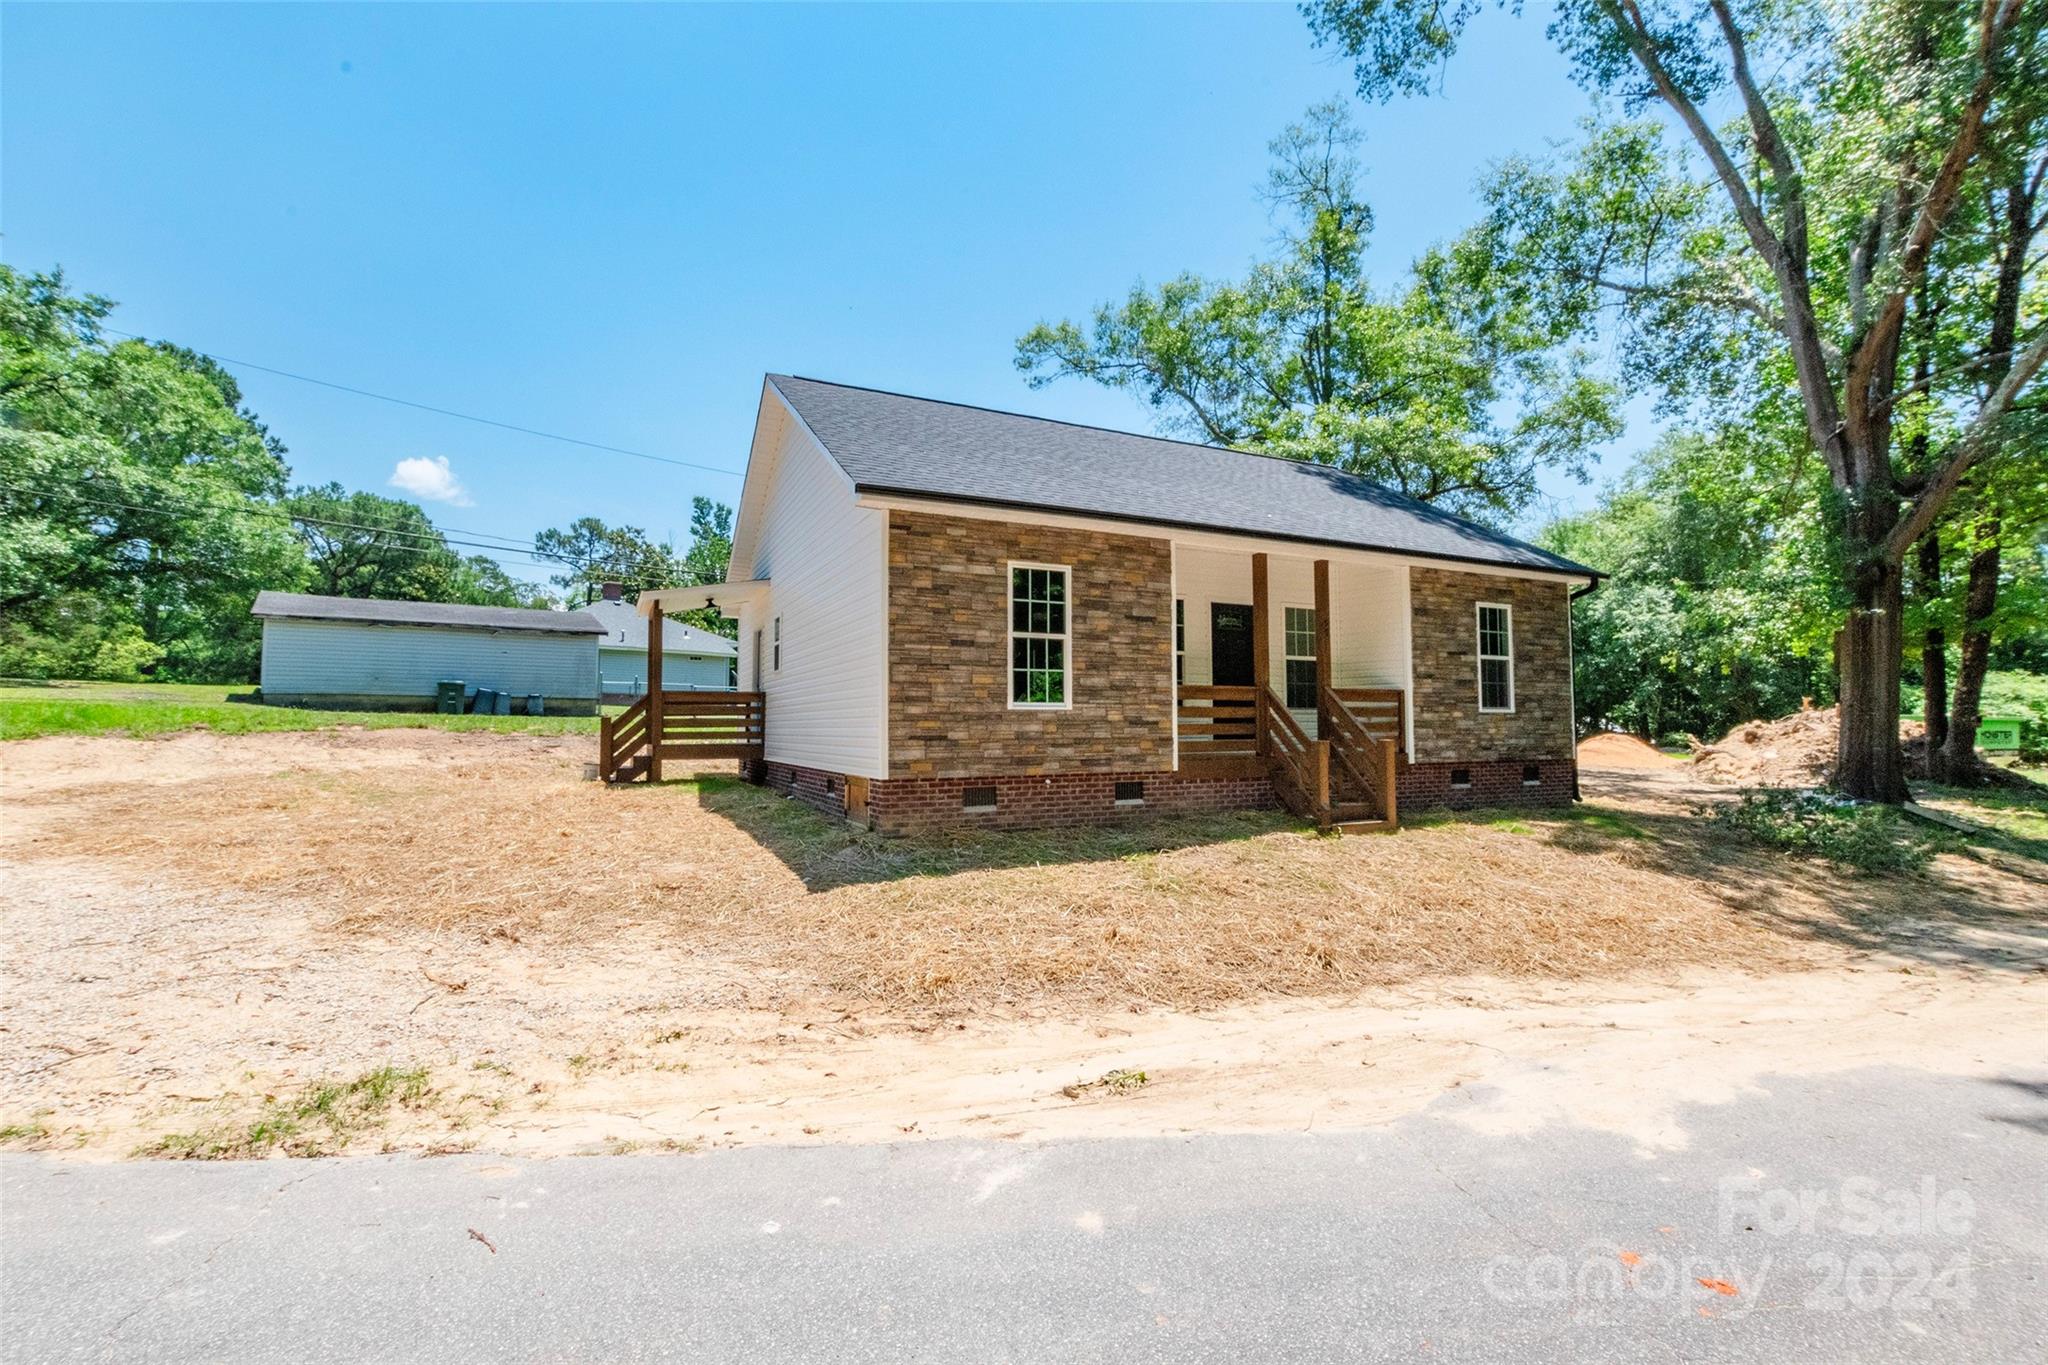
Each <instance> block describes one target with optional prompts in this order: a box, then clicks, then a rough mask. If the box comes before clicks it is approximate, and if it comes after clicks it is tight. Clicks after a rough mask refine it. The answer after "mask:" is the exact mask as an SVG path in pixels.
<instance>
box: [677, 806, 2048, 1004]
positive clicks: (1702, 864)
mask: <svg viewBox="0 0 2048 1365" xmlns="http://www.w3.org/2000/svg"><path fill="white" fill-rule="evenodd" d="M697 783H698V786H699V790H700V793H701V800H702V802H703V805H704V807H705V809H706V810H708V811H711V812H713V813H715V814H718V815H721V816H723V817H724V818H726V819H728V820H730V821H732V822H733V824H734V825H735V826H737V827H738V828H740V829H741V830H744V831H745V832H746V833H747V834H748V835H750V836H751V837H752V838H753V839H755V840H756V841H757V842H758V843H760V845H761V846H762V847H763V848H765V849H767V850H768V851H769V852H771V853H772V854H773V855H774V856H775V857H776V858H777V859H779V860H780V861H781V862H782V863H783V864H784V865H785V866H786V867H788V868H789V869H790V870H791V871H793V872H794V873H795V874H796V875H797V876H798V877H799V878H800V879H801V880H802V881H803V884H804V886H805V887H806V888H807V889H808V890H810V891H812V892H823V891H830V890H833V889H835V888H838V887H843V886H854V885H865V884H874V883H886V882H893V881H900V880H904V879H909V878H915V877H944V876H949V875H952V874H956V873H963V872H975V871H985V870H991V869H1003V868H1018V867H1036V866H1043V867H1047V868H1055V867H1059V866H1064V865H1072V864H1077V863H1094V862H1106V861H1113V860H1117V859H1123V858H1130V857H1134V856H1142V855H1145V854H1153V853H1162V852H1170V851H1174V850H1179V849H1185V848H1193V847H1198V846H1204V845H1211V844H1217V843H1224V842H1230V841H1236V840H1244V839H1251V838H1256V837H1259V836H1262V835H1272V834H1282V833H1293V834H1295V835H1297V836H1298V837H1301V838H1304V839H1314V838H1315V837H1316V836H1314V835H1313V834H1312V833H1310V832H1309V831H1307V829H1306V828H1305V827H1304V826H1303V825H1302V824H1301V823H1300V822H1299V821H1296V820H1294V819H1293V818H1292V817H1290V816H1288V815H1286V814H1285V813H1283V812H1279V811H1270V812H1243V813H1232V814H1223V815H1207V816H1198V817H1164V816H1162V817H1157V818H1150V819H1140V820H1134V821H1131V822H1128V823H1125V824H1121V825H1117V826H1112V827H1101V828H1083V829H1061V830H1035V831H1021V832H1015V833H986V832H980V831H961V832H956V833H951V834H929V835H919V836H912V837H908V838H882V837H880V836H878V835H875V834H871V833H868V832H866V831H863V830H858V829H855V828H853V827H851V826H848V825H846V824H844V823H842V822H839V821H834V820H829V819H827V818H825V817H823V816H821V815H819V814H818V813H817V812H815V811H813V810H811V809H810V808H809V807H807V806H805V805H803V804H802V803H801V802H798V801H795V800H792V799H789V798H786V797H783V796H781V795H779V794H777V793H775V792H773V791H770V790H768V789H766V788H761V787H754V786H751V785H749V784H746V783H743V782H740V781H738V780H737V779H733V778H721V777H704V778H700V779H697ZM1584 787H1585V797H1586V799H1585V801H1583V802H1582V803H1580V804H1579V805H1576V806H1574V807H1572V808H1571V809H1570V810H1569V811H1563V812H1559V811H1521V810H1493V811H1484V810H1482V811H1466V812H1459V813H1439V812H1432V813H1428V814H1425V815H1421V816H1419V817H1417V818H1415V819H1414V820H1412V821H1411V822H1409V823H1410V825H1411V826H1412V832H1422V831H1426V830H1428V829H1429V828H1431V827H1436V826H1443V825H1450V824H1463V825H1477V826H1485V827H1492V828H1497V829H1501V830H1503V831H1505V832H1508V833H1511V834H1514V835H1519V836H1531V837H1537V838H1541V839H1543V840H1545V841H1546V842H1548V843H1550V844H1551V845H1553V846H1555V847H1557V848H1559V849H1560V850H1563V851H1566V852H1573V853H1586V854H1613V855H1616V856H1619V857H1621V858H1624V859H1627V860H1628V861H1630V862H1631V863H1633V864H1635V865H1637V866H1639V867H1649V868H1652V869H1654V870H1656V871H1658V872H1662V873H1665V874H1667V875H1670V876H1673V877H1678V878H1681V879H1684V880H1686V881H1689V882H1692V883H1694V884H1695V885H1696V886H1697V887H1699V888H1700V890H1701V891H1702V892H1703V893H1704V894H1706V895H1708V896H1710V897H1712V898H1713V899H1714V900H1717V901H1719V902H1720V903H1721V904H1722V905H1724V906H1726V907H1727V908H1728V910H1729V911H1730V912H1731V913H1733V914H1735V915H1738V916H1741V917H1742V918H1744V919H1747V920H1749V921H1751V922H1753V923H1756V924H1758V925H1761V926H1763V927H1765V928H1767V929H1769V930H1771V931H1772V932H1775V933H1778V934H1781V935H1784V936H1786V937H1789V938H1796V939H1806V940H1811V941H1816V942H1820V943H1826V944H1831V945H1834V946H1836V947H1839V948H1844V949H1849V950H1854V951H1862V952H1878V953H1887V954H1891V955H1895V956H1898V957H1902V958H1905V959H1909V960H1912V961H1919V962H1925V963H1928V964H1930V965H1969V966H1974V967H1980V968H1986V969H1992V970H1998V971H2009V972H2016V973H2017V972H2037V971H2043V970H2048V915H2044V914H2043V912H2042V909H2041V907H2042V906H2043V905H2048V864H2044V865H2043V866H2042V868H2041V871H2040V874H2039V875H2038V876H2030V875H2028V874H2027V871H2026V866H2025V865H2024V864H2022V865H2021V866H2020V869H2019V870H2018V871H2015V870H2014V869H2013V867H2011V866H2009V865H2007V866H2001V867H1992V866H1988V865H1986V864H1984V863H1981V862H1976V861H1973V860H1971V859H1969V858H1967V857H1963V856H1944V857H1941V858H1938V859H1936V860H1935V862H1934V864H1933V865H1932V866H1930V867H1929V868H1928V869H1927V870H1925V871H1921V872H1913V873H1897V874H1885V875H1862V874H1856V873H1852V872H1849V871H1846V870H1844V869H1841V868H1838V867H1836V866H1834V865H1832V864H1830V863H1826V862H1823V861H1820V860H1818V859H1812V858H1803V857H1799V856H1796V855H1793V854H1789V853H1786V852H1784V851H1781V850H1777V849H1773V848H1768V847H1764V846H1761V845H1757V844H1753V843H1750V842H1749V841H1747V840H1746V839H1744V838H1742V837H1740V836H1739V835H1736V834H1733V833H1730V832H1729V831H1726V830H1723V829H1720V828H1718V827H1717V826H1715V825H1714V824H1713V823H1711V822H1710V821H1709V820H1708V819H1707V818H1706V817H1705V816H1703V815H1702V814H1701V813H1700V810H1699V807H1700V805H1701V804H1702V803H1703V802H1712V801H1716V800H1731V799H1733V798H1734V793H1733V792H1732V791H1729V790H1726V789H1716V788H1703V787H1701V786H1700V785H1699V784H1697V782H1695V781H1694V780H1692V779H1691V778H1690V776H1689V775H1680V774H1677V773H1674V772H1671V771H1635V770H1617V769H1599V770H1595V769H1588V770H1587V771H1586V773H1585V774H1584ZM1373 837H1382V836H1373ZM1392 837H1394V838H1395V839H1396V840H1398V839H1400V838H1401V837H1402V836H1400V835H1395V836H1392ZM1431 855H1432V856H1448V855H1445V854H1441V853H1436V852H1435V851H1431ZM1417 856H1426V855H1425V854H1424V852H1423V851H1422V850H1421V849H1418V852H1417ZM1598 866H1599V864H1598V863H1589V865H1588V868H1589V871H1590V872H1594V873H1597V870H1598ZM1788 893H1791V894H1788Z"/></svg>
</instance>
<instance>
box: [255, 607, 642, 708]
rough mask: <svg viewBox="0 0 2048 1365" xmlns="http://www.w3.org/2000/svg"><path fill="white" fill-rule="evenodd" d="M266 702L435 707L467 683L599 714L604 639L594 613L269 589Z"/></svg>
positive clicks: (264, 615) (261, 613) (261, 612)
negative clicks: (440, 695) (454, 684)
mask: <svg viewBox="0 0 2048 1365" xmlns="http://www.w3.org/2000/svg"><path fill="white" fill-rule="evenodd" d="M251 611H252V612H253V613H254V614H255V615H256V616H258V617H260V618H261V619H262V621H263V671H262V689H263V700H265V701H266V702H273V703H277V704H280V705H287V706H321V707H342V708H351V709H354V708H362V709H376V710H429V709H432V707H433V705H434V691H435V686H436V684H438V683H440V682H441V681H442V680H443V679H459V680H460V681H462V682H463V683H465V684H467V686H468V690H469V691H470V692H471V693H474V692H475V691H476V689H477V688H479V687H487V688H490V689H492V690H494V691H498V692H510V693H512V694H513V695H514V696H515V697H522V698H523V697H526V696H529V695H533V694H538V695H540V696H541V697H542V698H543V699H544V702H543V704H544V705H545V706H546V708H547V710H548V712H549V713H550V714H554V715H575V716H588V715H592V714H594V713H595V712H596V711H597V647H596V641H597V637H598V636H599V635H600V634H602V633H603V631H604V627H603V626H601V625H599V624H598V622H597V619H596V618H595V617H593V616H591V615H590V614H589V613H587V612H580V611H566V612H565V611H529V610H526V609H524V608H519V607H464V606H456V605H453V604H450V603H445V602H386V601H380V600H378V599H375V598H361V597H319V596H314V595H312V594H310V593H297V592H261V593H258V594H256V605H255V606H254V607H252V608H251Z"/></svg>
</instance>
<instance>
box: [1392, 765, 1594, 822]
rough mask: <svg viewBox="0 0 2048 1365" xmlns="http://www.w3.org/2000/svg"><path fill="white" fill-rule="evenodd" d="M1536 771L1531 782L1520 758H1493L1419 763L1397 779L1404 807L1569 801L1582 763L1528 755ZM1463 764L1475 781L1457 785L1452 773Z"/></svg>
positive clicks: (1454, 807)
mask: <svg viewBox="0 0 2048 1365" xmlns="http://www.w3.org/2000/svg"><path fill="white" fill-rule="evenodd" d="M1527 762H1528V763H1533V764H1534V765H1535V767H1536V771H1537V779H1536V781H1535V782H1534V783H1530V782H1527V781H1525V780H1524V778H1523V768H1524V767H1525V766H1526V765H1525V763H1524V761H1523V760H1521V759H1498V760H1495V761H1493V762H1491V763H1414V764H1410V765H1409V766H1408V767H1406V768H1404V769H1402V770H1401V774H1400V776H1399V778H1398V779H1397V782H1396V784H1397V785H1398V786H1399V788H1400V792H1401V811H1402V813H1403V814H1406V813H1407V812H1409V811H1423V810H1471V809H1474V808H1476V807H1480V806H1568V805H1570V804H1571V799H1572V779H1573V777H1574V775H1575V773H1576V771H1577V767H1578V765H1577V763H1576V762H1575V761H1574V760H1572V759H1569V758H1542V759H1529V760H1527ZM1460 768H1463V769H1464V770H1465V773H1466V776H1467V777H1468V778H1469V779H1470V782H1469V784H1468V785H1466V786H1462V787H1459V786H1453V785H1452V784H1451V775H1452V774H1453V773H1454V772H1455V771H1456V770H1458V769H1460Z"/></svg>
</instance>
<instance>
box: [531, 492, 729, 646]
mask: <svg viewBox="0 0 2048 1365" xmlns="http://www.w3.org/2000/svg"><path fill="white" fill-rule="evenodd" d="M732 521H733V513H732V508H730V507H727V506H726V505H725V504H724V503H721V502H714V501H713V500H712V499H710V498H707V497H702V496H699V497H693V498H692V499H691V500H690V546H689V548H688V549H687V550H685V551H684V552H683V553H682V554H680V555H678V554H676V553H675V552H674V551H673V550H671V549H669V548H668V547H667V546H666V545H660V544H657V543H655V542H654V541H652V540H650V539H648V536H647V533H646V532H645V531H643V530H641V529H640V528H639V527H637V526H607V525H606V524H605V523H604V522H603V521H600V520H599V519H598V518H596V517H579V518H577V519H576V520H575V521H573V522H571V523H570V524H569V525H568V526H566V527H564V528H562V529H560V530H547V531H542V532H541V533H540V534H539V535H538V536H535V537H534V548H535V550H536V552H537V553H539V554H540V555H542V556H543V557H545V558H549V559H553V560H556V561H558V562H559V563H561V564H562V565H563V566H564V567H563V569H562V571H561V572H560V573H558V574H556V575H555V578H554V581H555V583H556V584H557V585H559V586H560V587H562V588H564V589H565V590H567V593H568V596H569V599H570V602H571V604H572V605H573V604H576V603H583V602H590V601H592V600H593V599H595V598H596V597H597V595H598V591H599V589H600V588H601V587H602V586H603V585H604V584H606V583H619V584H621V585H623V587H624V588H625V592H626V596H627V598H628V599H629V600H637V598H638V597H639V594H640V592H641V591H642V590H643V589H646V588H673V587H683V586H687V585H690V584H695V583H722V582H724V581H725V567H726V563H727V561H728V560H730V559H731V557H732ZM671 615H673V616H674V617H675V618H676V619H678V620H681V621H684V622H687V623H688V624H690V625H693V626H696V627H698V628H699V629H702V630H709V631H713V632H715V633H719V634H724V635H731V634H732V633H733V631H734V630H735V626H734V624H733V623H732V622H731V621H728V620H726V619H725V618H724V617H722V616H720V615H719V614H718V613H717V612H715V611H711V610H709V609H706V608H703V607H698V608H693V609H691V610H689V611H682V612H674V613H671Z"/></svg>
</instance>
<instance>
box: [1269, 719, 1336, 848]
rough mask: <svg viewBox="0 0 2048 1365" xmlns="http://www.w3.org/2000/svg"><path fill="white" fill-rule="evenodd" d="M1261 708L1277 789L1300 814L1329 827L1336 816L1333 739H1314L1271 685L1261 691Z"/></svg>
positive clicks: (1319, 827)
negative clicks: (1332, 795) (1332, 797)
mask: <svg viewBox="0 0 2048 1365" xmlns="http://www.w3.org/2000/svg"><path fill="white" fill-rule="evenodd" d="M1259 707H1260V709H1261V711H1262V712H1263V713H1264V714H1263V716H1262V719H1263V720H1264V722H1265V724H1264V726H1263V729H1264V731H1265V736H1266V758H1267V761H1268V767H1269V769H1270V770H1271V772H1272V776H1273V790H1274V791H1276V792H1278V793H1279V795H1280V801H1281V803H1282V804H1283V805H1285V806H1286V807H1287V808H1288V809H1289V810H1291V811H1293V812H1294V813H1295V814H1296V815H1299V816H1300V817H1301V818H1302V819H1304V820H1313V821H1315V824H1316V828H1317V829H1328V828H1329V827H1330V826H1331V824H1332V823H1334V821H1335V819H1336V806H1335V804H1334V803H1333V802H1332V801H1331V800H1330V741H1328V740H1326V739H1310V738H1309V737H1308V732H1307V731H1305V730H1303V729H1302V728H1301V723H1300V722H1299V721H1297V720H1295V718H1294V717H1293V716H1291V715H1289V714H1288V712H1287V706H1286V704H1285V703H1284V702H1282V701H1281V700H1280V698H1278V697H1276V696H1274V695H1273V691H1272V689H1271V688H1266V689H1265V690H1264V691H1262V692H1261V693H1260V695H1259Z"/></svg>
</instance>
